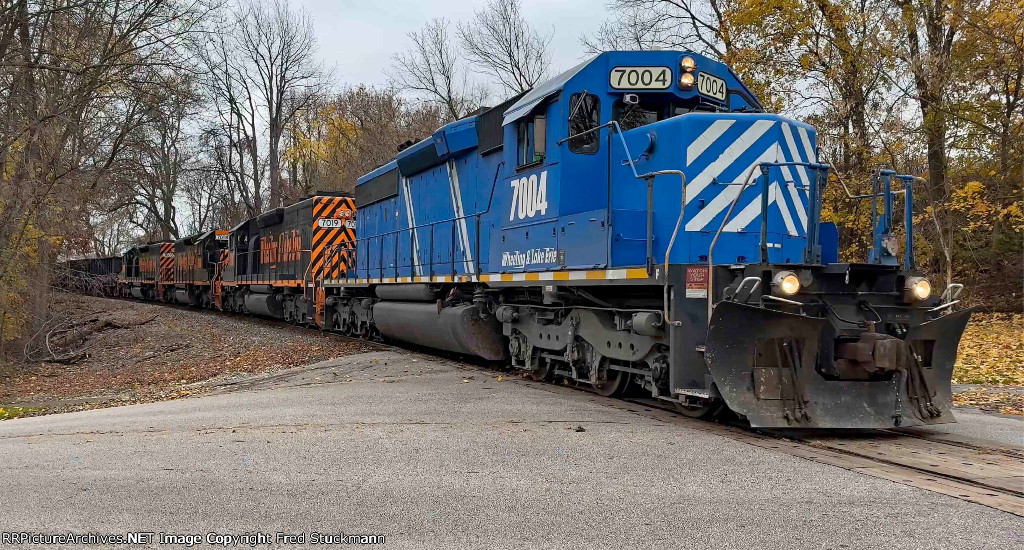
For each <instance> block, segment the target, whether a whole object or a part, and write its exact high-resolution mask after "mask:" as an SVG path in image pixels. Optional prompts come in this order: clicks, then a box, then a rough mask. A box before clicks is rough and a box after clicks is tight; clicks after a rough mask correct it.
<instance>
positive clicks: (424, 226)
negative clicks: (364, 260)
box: [355, 211, 487, 277]
mask: <svg viewBox="0 0 1024 550" xmlns="http://www.w3.org/2000/svg"><path fill="white" fill-rule="evenodd" d="M485 213H487V211H484V212H477V213H475V214H466V215H464V216H457V217H453V218H448V219H444V220H437V221H433V222H428V223H422V224H417V225H414V226H411V227H403V228H399V229H395V230H392V231H387V232H385V233H378V234H376V235H368V236H365V237H357V238H356V240H355V242H356V244H359V243H369V242H371V241H373V240H375V239H379V240H380V243H381V246H382V247H383V245H384V239H385V238H387V237H394V238H395V246H396V250H397V246H398V237H399V236H401V235H402V234H403V233H405V232H409V233H410V234H411V233H412V232H413V231H416V230H420V229H429V230H430V241H431V244H430V250H429V251H428V254H429V256H430V259H429V261H428V262H426V267H428V268H429V270H430V273H431V275H432V274H433V270H434V267H435V265H436V263H435V262H434V258H433V241H434V227H435V226H438V225H442V224H451V226H452V241H453V242H452V245H451V247H450V255H451V257H450V258H449V260H448V261H446V263H448V264H452V266H451V267H452V275H453V276H454V275H457V269H456V268H455V266H454V264H455V245H456V242H455V231H456V223H458V222H459V221H461V220H467V219H470V218H476V219H477V221H479V219H480V218H481V216H483V215H484V214H485ZM474 228H475V230H476V233H477V235H476V240H477V245H478V246H477V248H478V249H479V241H480V234H479V233H480V227H479V223H477V224H474ZM468 230H469V228H468V227H467V231H468ZM367 246H369V245H368V244H367ZM383 259H384V257H383V254H380V257H379V258H378V260H379V262H378V265H377V266H376V267H375V268H372V269H376V270H377V271H379V275H380V276H381V277H383V276H384V262H383ZM418 259H419V258H414V257H411V258H410V263H409V268H410V269H411V270H413V272H415V269H416V267H417V266H418V267H420V268H422V267H424V262H418V261H417V260H418ZM402 267H404V266H402V265H399V262H398V257H397V254H396V257H395V258H394V269H395V272H396V277H397V272H398V269H400V268H402ZM360 269H363V268H360V266H359V264H358V260H357V261H356V262H355V271H356V273H357V274H358V271H359V270H360ZM365 270H366V273H367V276H369V275H370V272H371V267H370V265H369V264H367V265H366V267H365ZM479 270H480V257H479V254H477V255H476V257H475V258H474V259H473V273H478V272H479ZM469 274H470V273H467V275H469Z"/></svg>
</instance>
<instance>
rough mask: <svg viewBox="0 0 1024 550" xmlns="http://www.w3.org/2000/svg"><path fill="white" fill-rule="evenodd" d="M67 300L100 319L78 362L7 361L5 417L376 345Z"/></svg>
mask: <svg viewBox="0 0 1024 550" xmlns="http://www.w3.org/2000/svg"><path fill="white" fill-rule="evenodd" d="M57 300H58V304H57V306H58V307H59V308H60V309H61V310H63V311H67V312H69V313H70V314H71V315H72V316H74V317H75V318H76V319H77V320H79V321H89V320H95V321H94V322H92V323H91V325H90V326H91V327H99V329H98V330H96V331H95V332H91V333H90V334H89V336H88V338H87V340H86V343H85V347H86V349H87V351H88V353H87V354H86V355H85V356H84V357H82V358H81V359H80V360H77V361H73V362H70V363H58V362H34V363H16V364H3V363H0V382H2V383H0V410H3V411H5V413H0V419H3V418H5V416H6V417H11V416H34V415H39V414H48V413H57V412H69V411H75V410H83V409H93V408H102V407H110V406H118V405H127V404H133V403H144V402H151V401H161V400H167V399H175V398H179V397H185V396H189V395H195V394H197V393H202V392H205V391H207V386H205V385H202V384H197V383H199V382H203V381H207V380H211V379H218V378H221V377H230V376H237V375H240V374H259V373H266V372H275V371H279V370H283V369H288V368H292V367H297V366H301V365H308V364H311V363H316V362H319V361H323V360H326V359H330V358H336V357H344V356H346V355H350V354H353V353H361V352H365V351H369V350H373V349H376V348H377V346H374V345H373V344H369V343H363V342H358V341H353V340H349V339H345V338H340V337H338V336H335V335H332V334H327V333H322V332H319V331H316V330H310V329H306V328H300V327H293V326H290V325H286V324H284V323H278V322H273V321H267V320H259V319H251V318H247V317H244V316H239V315H229V314H222V313H217V312H211V311H202V310H191V309H188V308H184V307H171V306H167V305H162V304H147V303H142V302H135V301H129V300H111V299H106V298H95V297H89V296H77V295H69V294H64V295H59V296H58V298H57Z"/></svg>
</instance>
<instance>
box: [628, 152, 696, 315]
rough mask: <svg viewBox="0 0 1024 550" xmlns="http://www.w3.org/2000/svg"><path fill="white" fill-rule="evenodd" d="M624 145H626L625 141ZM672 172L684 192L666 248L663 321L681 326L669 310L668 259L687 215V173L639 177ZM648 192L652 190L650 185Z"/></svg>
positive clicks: (651, 173) (652, 178)
mask: <svg viewBox="0 0 1024 550" xmlns="http://www.w3.org/2000/svg"><path fill="white" fill-rule="evenodd" d="M623 145H625V143H623ZM626 155H627V156H628V155H629V149H627V150H626ZM670 174H675V175H677V176H679V179H680V180H682V185H681V189H682V193H681V194H682V204H681V205H680V206H679V218H678V219H677V220H676V227H675V229H673V230H672V237H671V238H670V239H669V240H668V248H667V249H666V250H665V285H664V287H665V288H664V304H663V309H664V311H663V312H662V321H663V322H665V323H668V324H670V325H672V326H676V327H679V326H682V325H683V322H682V321H673V320H672V317H671V316H670V315H669V310H668V302H669V299H668V298H669V278H668V260H669V258H670V257H671V255H672V246H673V245H675V243H676V236H677V235H678V234H679V227H680V226H682V225H683V218H685V217H686V174H684V173H683V172H682V171H681V170H657V171H654V172H648V173H646V174H644V175H642V176H639V177H640V178H643V179H644V180H645V181H648V182H653V180H654V178H655V177H656V176H665V175H670ZM652 184H653V183H652ZM648 192H650V186H648ZM648 208H650V201H648ZM648 225H649V224H648ZM647 238H648V239H650V238H651V235H650V231H648V235H647Z"/></svg>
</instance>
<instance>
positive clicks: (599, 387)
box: [594, 367, 629, 397]
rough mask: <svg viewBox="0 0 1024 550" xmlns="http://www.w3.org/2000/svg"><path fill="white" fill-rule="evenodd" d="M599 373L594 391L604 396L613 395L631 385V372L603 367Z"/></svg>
mask: <svg viewBox="0 0 1024 550" xmlns="http://www.w3.org/2000/svg"><path fill="white" fill-rule="evenodd" d="M602 371H603V372H601V373H600V374H598V379H597V383H596V384H594V391H596V392H597V394H598V395H602V396H604V397H612V396H614V395H618V394H620V393H621V392H622V391H624V390H625V389H626V387H627V386H629V373H627V372H622V371H620V370H613V369H610V368H608V367H605V368H604V369H602Z"/></svg>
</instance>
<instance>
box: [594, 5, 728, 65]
mask: <svg viewBox="0 0 1024 550" xmlns="http://www.w3.org/2000/svg"><path fill="white" fill-rule="evenodd" d="M736 4H737V2H736V0H610V1H609V2H608V7H609V9H610V10H611V11H612V12H613V13H615V17H614V18H613V19H612V20H610V21H606V22H605V23H604V24H602V25H601V27H600V28H599V29H598V31H597V32H596V33H595V34H594V35H593V36H589V37H587V36H584V37H583V38H582V39H581V41H582V43H583V45H584V47H585V48H586V49H587V51H588V52H590V53H600V52H603V51H610V50H620V49H641V50H651V49H660V48H664V49H683V50H690V51H695V52H697V53H701V54H704V55H707V56H709V57H713V58H716V59H722V60H725V59H727V56H728V54H729V52H730V50H731V49H732V48H733V39H732V36H731V34H730V24H729V21H728V18H727V16H728V14H729V13H731V12H734V11H735V10H736V8H737V6H736Z"/></svg>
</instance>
